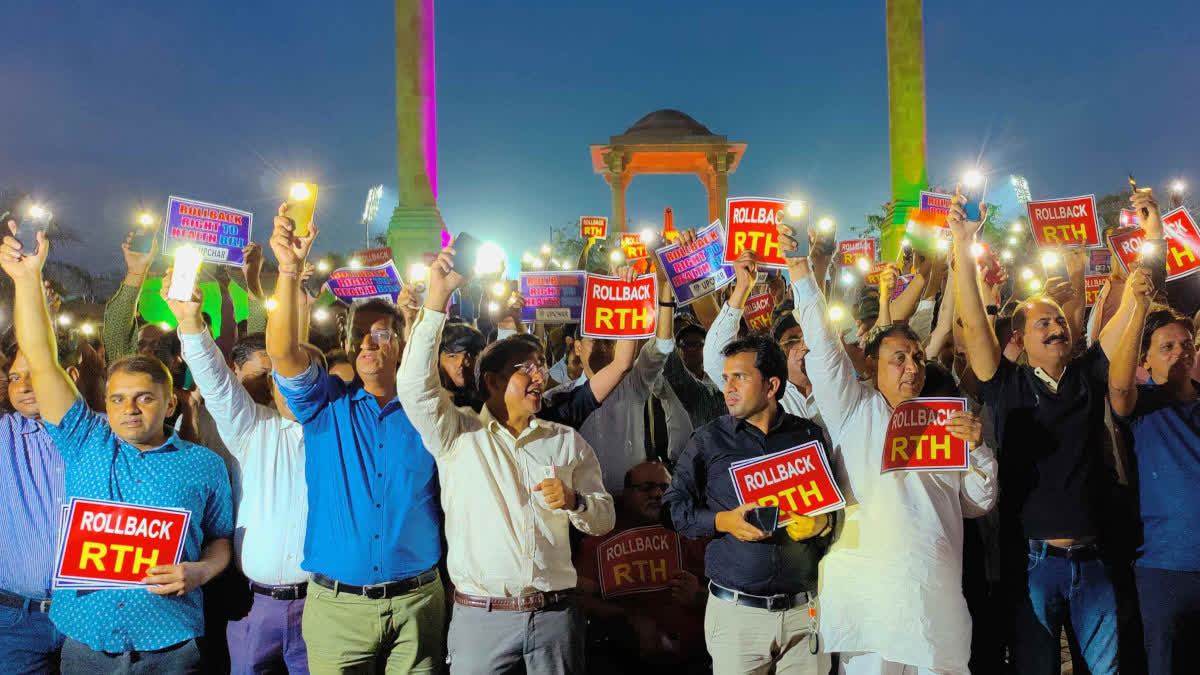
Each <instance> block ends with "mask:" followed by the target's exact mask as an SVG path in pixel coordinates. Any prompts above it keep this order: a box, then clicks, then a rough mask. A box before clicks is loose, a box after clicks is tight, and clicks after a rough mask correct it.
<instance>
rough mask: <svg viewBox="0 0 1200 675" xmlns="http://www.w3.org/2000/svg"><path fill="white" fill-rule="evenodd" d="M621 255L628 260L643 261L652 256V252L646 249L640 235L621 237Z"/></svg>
mask: <svg viewBox="0 0 1200 675" xmlns="http://www.w3.org/2000/svg"><path fill="white" fill-rule="evenodd" d="M621 253H622V254H623V255H624V256H625V259H626V260H641V259H642V258H648V257H649V256H650V251H649V250H648V249H647V248H646V244H645V242H643V241H642V236H641V235H640V234H623V235H621Z"/></svg>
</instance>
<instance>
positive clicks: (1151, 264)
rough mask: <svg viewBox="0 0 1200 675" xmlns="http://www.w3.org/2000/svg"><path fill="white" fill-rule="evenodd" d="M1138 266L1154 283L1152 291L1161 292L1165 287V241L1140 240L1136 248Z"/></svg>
mask: <svg viewBox="0 0 1200 675" xmlns="http://www.w3.org/2000/svg"><path fill="white" fill-rule="evenodd" d="M1138 267H1141V268H1142V269H1144V270H1146V272H1147V273H1148V274H1149V275H1150V282H1151V283H1152V284H1154V292H1155V293H1161V292H1163V291H1165V290H1166V288H1167V242H1166V241H1165V240H1161V239H1150V240H1146V239H1143V240H1142V245H1141V247H1140V248H1139V249H1138Z"/></svg>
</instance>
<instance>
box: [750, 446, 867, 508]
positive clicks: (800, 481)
mask: <svg viewBox="0 0 1200 675" xmlns="http://www.w3.org/2000/svg"><path fill="white" fill-rule="evenodd" d="M729 477H730V479H731V480H733V489H734V491H735V492H737V496H738V499H739V500H740V503H742V504H745V503H746V502H757V503H758V504H760V505H762V506H778V507H779V522H778V523H776V528H779V527H781V526H783V525H786V524H787V523H788V522H790V521H791V518H790V517H788V516H787V515H786V514H791V513H799V514H800V515H803V516H817V515H820V514H822V513H829V512H830V511H836V510H838V509H840V508H843V507H844V506H845V505H846V500H845V498H843V497H842V491H841V490H840V489H838V486H837V482H836V481H835V480H833V472H832V471H830V469H829V463H828V462H827V461H825V451H824V450H823V449H822V448H821V443H820V442H819V441H810V442H808V443H805V444H804V445H798V446H796V447H794V448H789V449H787V450H783V451H780V452H776V453H773V454H770V455H765V456H763V457H756V458H754V459H748V460H742V461H739V462H734V463H733V464H730V465H729Z"/></svg>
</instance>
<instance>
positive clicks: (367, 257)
mask: <svg viewBox="0 0 1200 675" xmlns="http://www.w3.org/2000/svg"><path fill="white" fill-rule="evenodd" d="M354 257H355V258H356V259H357V260H358V262H359V263H360V264H362V266H363V267H375V266H376V265H383V264H384V263H386V262H387V261H389V260H391V259H392V249H390V248H387V247H384V248H368V249H364V250H362V251H355V252H354Z"/></svg>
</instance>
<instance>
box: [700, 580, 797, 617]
mask: <svg viewBox="0 0 1200 675" xmlns="http://www.w3.org/2000/svg"><path fill="white" fill-rule="evenodd" d="M708 592H709V593H712V594H713V597H717V598H720V599H722V600H728V601H729V602H732V603H733V604H735V605H745V606H746V607H754V608H757V609H765V610H767V611H770V612H784V611H787V610H789V609H791V608H793V607H796V606H797V605H806V604H808V601H809V599H810V598H811V596H810V595H809V594H808V593H804V592H800V593H796V594H795V595H750V594H749V593H742V592H740V591H731V590H729V589H728V588H725V587H724V586H718V585H716V584H714V583H712V582H711V581H710V582H709V583H708Z"/></svg>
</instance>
